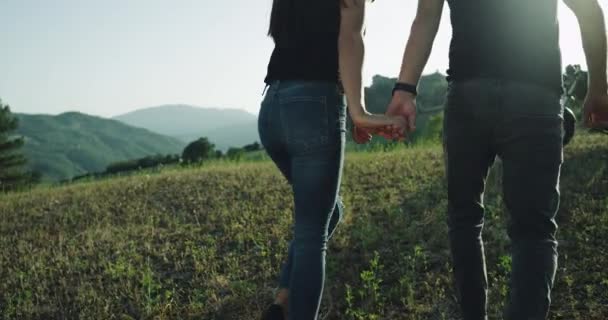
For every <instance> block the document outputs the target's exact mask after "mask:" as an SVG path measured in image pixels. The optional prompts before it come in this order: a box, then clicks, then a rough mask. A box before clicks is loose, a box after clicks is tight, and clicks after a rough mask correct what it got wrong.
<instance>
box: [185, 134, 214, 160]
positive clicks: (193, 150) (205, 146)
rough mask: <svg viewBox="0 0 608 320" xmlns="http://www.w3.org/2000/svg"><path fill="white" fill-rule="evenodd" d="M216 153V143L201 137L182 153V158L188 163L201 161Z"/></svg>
mask: <svg viewBox="0 0 608 320" xmlns="http://www.w3.org/2000/svg"><path fill="white" fill-rule="evenodd" d="M214 155H215V145H214V144H212V143H211V142H209V139H207V138H200V139H198V140H196V141H194V142H191V143H190V144H189V145H188V146H186V148H185V149H184V152H183V153H182V159H183V160H184V162H186V163H195V162H201V161H203V160H205V159H209V158H212V157H213V156H214Z"/></svg>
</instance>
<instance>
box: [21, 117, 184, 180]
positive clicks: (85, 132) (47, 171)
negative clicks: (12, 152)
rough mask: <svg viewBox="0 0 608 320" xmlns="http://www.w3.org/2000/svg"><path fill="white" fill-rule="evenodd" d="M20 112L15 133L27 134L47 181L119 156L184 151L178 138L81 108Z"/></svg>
mask: <svg viewBox="0 0 608 320" xmlns="http://www.w3.org/2000/svg"><path fill="white" fill-rule="evenodd" d="M17 117H18V118H19V129H18V130H17V132H16V133H17V134H18V135H22V136H24V137H25V141H26V143H25V147H24V152H25V155H26V156H27V158H28V161H29V166H30V168H31V169H33V170H36V171H39V172H41V173H42V174H43V175H44V177H45V179H47V180H61V179H67V178H71V177H73V176H76V175H80V174H84V173H87V172H97V171H103V170H104V169H105V168H106V166H107V165H109V164H110V163H112V162H116V161H122V160H129V159H134V158H141V157H144V156H147V155H154V154H159V153H160V154H174V153H181V151H182V150H183V148H184V146H185V144H184V143H183V142H181V141H179V140H177V139H174V138H170V137H166V136H162V135H160V134H157V133H153V132H150V131H148V130H145V129H140V128H134V127H130V126H128V125H125V124H123V123H121V122H118V121H115V120H108V119H104V118H100V117H95V116H90V115H86V114H82V113H77V112H68V113H63V114H60V115H57V116H50V115H29V114H17Z"/></svg>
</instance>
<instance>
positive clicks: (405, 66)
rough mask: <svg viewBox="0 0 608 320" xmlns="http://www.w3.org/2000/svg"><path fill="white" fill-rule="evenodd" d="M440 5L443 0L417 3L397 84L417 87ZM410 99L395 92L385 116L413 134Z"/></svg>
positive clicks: (411, 101) (414, 112) (440, 12)
mask: <svg viewBox="0 0 608 320" xmlns="http://www.w3.org/2000/svg"><path fill="white" fill-rule="evenodd" d="M444 2H445V0H418V11H417V13H416V18H415V20H414V23H413V24H412V28H411V32H410V37H409V40H408V41H407V45H406V48H405V53H404V54H403V62H402V65H401V72H400V73H399V82H402V83H407V84H412V85H417V84H418V81H419V80H420V76H421V75H422V71H423V70H424V67H425V66H426V63H427V62H428V59H429V56H430V54H431V51H432V48H433V42H434V41H435V37H436V35H437V30H438V29H439V23H440V21H441V15H442V13H443V6H444ZM414 99H415V96H414V95H413V94H411V93H408V92H404V91H396V92H395V95H394V96H393V99H392V101H391V104H390V105H389V108H388V111H387V114H389V115H401V116H403V117H404V118H405V119H406V121H407V122H408V126H409V130H410V131H414V129H415V123H416V105H415V102H414Z"/></svg>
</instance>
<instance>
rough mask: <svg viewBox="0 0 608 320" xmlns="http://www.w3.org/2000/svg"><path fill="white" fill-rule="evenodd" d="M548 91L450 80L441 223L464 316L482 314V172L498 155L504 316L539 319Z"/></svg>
mask: <svg viewBox="0 0 608 320" xmlns="http://www.w3.org/2000/svg"><path fill="white" fill-rule="evenodd" d="M559 100H560V97H559V95H558V94H557V93H555V92H554V91H553V90H550V89H547V88H543V87H540V86H536V85H528V84H522V83H516V82H509V81H502V80H494V79H476V80H469V81H463V82H455V83H452V84H450V90H449V92H448V101H447V108H446V112H445V118H444V120H445V123H444V148H445V154H446V166H447V169H446V171H447V179H448V223H449V238H450V247H451V251H452V260H453V267H454V277H455V280H456V287H457V292H458V295H459V300H460V306H461V309H462V312H463V316H464V319H465V320H484V319H487V312H486V303H487V289H488V284H487V274H486V263H485V256H484V246H483V240H482V229H483V225H484V206H483V193H484V189H485V182H486V177H487V175H488V170H489V169H490V167H491V166H492V164H493V163H494V159H495V157H496V156H498V157H499V158H500V159H501V160H502V168H503V181H502V182H503V194H504V197H503V198H504V202H505V205H506V207H507V209H508V210H509V213H510V221H509V225H508V234H509V237H510V238H511V242H512V246H511V248H512V249H511V250H512V252H511V253H512V267H511V270H512V272H511V281H510V296H509V302H508V304H507V310H506V314H505V318H506V319H508V320H543V319H545V318H546V317H547V313H548V310H549V305H550V302H551V289H552V287H553V282H554V278H555V272H556V269H557V241H556V238H555V234H556V231H557V224H556V223H555V215H556V213H557V210H558V206H559V175H560V167H561V164H562V162H563V155H562V149H563V145H562V136H563V124H562V123H563V109H562V107H561V105H560V101H559Z"/></svg>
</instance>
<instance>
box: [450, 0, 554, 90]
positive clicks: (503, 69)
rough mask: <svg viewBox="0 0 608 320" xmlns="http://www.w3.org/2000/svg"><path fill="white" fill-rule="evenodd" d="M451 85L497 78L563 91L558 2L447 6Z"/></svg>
mask: <svg viewBox="0 0 608 320" xmlns="http://www.w3.org/2000/svg"><path fill="white" fill-rule="evenodd" d="M447 1H448V3H449V5H450V9H451V19H452V29H453V37H452V44H451V48H450V69H449V70H448V78H449V80H457V81H458V80H463V79H471V78H483V77H489V78H497V79H505V80H514V81H523V82H530V83H535V84H539V85H543V86H546V87H549V88H550V89H553V90H556V91H559V92H561V91H562V76H561V69H562V62H561V53H560V48H559V25H558V21H557V7H558V6H557V1H558V0H447Z"/></svg>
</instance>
